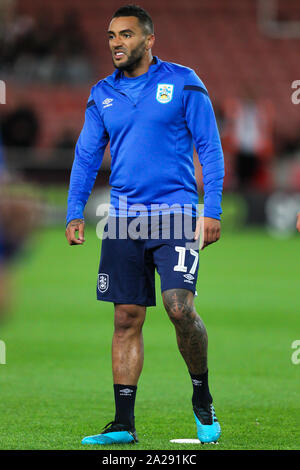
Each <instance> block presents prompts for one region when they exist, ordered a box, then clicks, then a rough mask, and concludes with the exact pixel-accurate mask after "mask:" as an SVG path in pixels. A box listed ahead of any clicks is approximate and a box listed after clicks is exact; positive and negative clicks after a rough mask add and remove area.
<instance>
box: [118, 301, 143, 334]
mask: <svg viewBox="0 0 300 470" xmlns="http://www.w3.org/2000/svg"><path fill="white" fill-rule="evenodd" d="M145 313H146V309H145V307H142V306H140V305H126V304H116V305H115V320H114V325H115V331H117V332H126V331H128V330H134V331H136V330H140V329H141V328H142V326H143V324H144V320H145Z"/></svg>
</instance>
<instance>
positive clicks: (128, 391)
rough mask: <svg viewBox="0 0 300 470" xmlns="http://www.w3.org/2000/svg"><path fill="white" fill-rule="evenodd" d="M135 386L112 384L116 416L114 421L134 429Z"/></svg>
mask: <svg viewBox="0 0 300 470" xmlns="http://www.w3.org/2000/svg"><path fill="white" fill-rule="evenodd" d="M136 389H137V387H136V385H122V384H114V392H115V404H116V415H115V421H116V422H117V423H120V424H127V425H129V426H131V427H134V403H135V395H136Z"/></svg>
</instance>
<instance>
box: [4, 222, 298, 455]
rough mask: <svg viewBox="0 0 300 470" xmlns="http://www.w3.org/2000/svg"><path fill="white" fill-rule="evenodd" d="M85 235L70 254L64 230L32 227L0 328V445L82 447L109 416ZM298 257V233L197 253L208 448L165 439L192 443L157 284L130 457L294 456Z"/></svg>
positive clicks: (108, 385) (109, 311) (185, 380)
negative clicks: (214, 429)
mask: <svg viewBox="0 0 300 470" xmlns="http://www.w3.org/2000/svg"><path fill="white" fill-rule="evenodd" d="M86 239H87V242H86V245H85V246H83V247H69V246H68V245H67V244H66V241H65V239H64V229H63V227H61V228H59V229H47V230H43V231H41V233H40V234H39V235H38V236H36V239H35V242H34V248H32V249H31V252H30V253H29V254H27V256H26V258H25V259H24V260H23V263H22V264H21V265H20V266H19V267H18V268H17V272H16V274H15V282H14V311H13V316H12V318H11V319H10V320H9V321H8V322H6V324H5V325H4V326H2V327H1V332H0V338H1V339H2V340H4V341H5V343H6V347H7V364H6V365H0V395H1V400H0V416H1V426H0V449H83V446H81V444H80V441H81V438H82V437H83V436H85V435H90V434H96V433H99V432H100V431H101V429H102V427H103V426H104V425H105V424H106V423H107V422H108V421H111V420H112V419H113V409H114V407H113V392H112V376H111V357H110V347H111V336H112V331H113V322H112V319H113V306H112V305H111V304H107V303H104V302H97V301H96V300H95V285H96V275H97V269H98V261H99V253H100V242H99V240H98V239H97V238H96V235H95V230H94V228H88V229H87V233H86ZM299 249H300V236H298V237H297V236H295V237H294V238H292V239H289V240H276V239H273V238H271V237H269V236H268V235H267V234H265V233H263V232H259V231H257V232H241V233H229V232H226V231H225V232H224V234H223V236H222V239H221V240H220V242H218V243H217V244H216V245H214V246H211V247H209V248H207V249H206V250H205V251H204V252H203V253H201V255H200V271H199V280H198V297H197V298H196V306H197V310H198V313H199V314H200V315H201V316H202V318H203V319H204V321H205V324H206V326H207V329H208V334H209V370H210V386H211V391H212V394H213V397H214V403H215V408H216V412H217V416H218V418H219V420H220V423H221V426H222V436H221V438H220V442H219V445H218V446H212V445H207V446H199V445H193V444H192V445H178V444H171V443H170V442H169V441H170V439H173V438H195V437H196V426H195V423H194V418H193V414H192V408H191V395H192V386H191V383H190V379H189V376H188V374H187V371H186V367H185V364H184V362H183V360H182V358H181V357H180V355H179V352H178V351H177V346H176V341H175V334H174V331H173V326H172V325H171V323H170V322H169V320H168V319H167V316H166V314H165V313H164V311H163V308H162V302H161V297H160V290H159V279H158V278H157V306H156V307H152V308H150V309H148V314H147V319H146V323H145V326H144V342H145V364H144V369H143V373H142V376H141V379H140V383H139V387H138V394H137V401H136V427H137V431H138V435H139V439H140V443H139V444H138V445H136V446H135V447H134V448H135V449H153V450H159V449H163V450H167V449H174V450H177V449H199V450H201V451H205V450H206V449H208V448H209V449H212V448H213V449H215V450H216V451H217V450H219V449H299V447H300V437H299V416H300V413H299V411H300V410H299V408H300V399H299V392H300V387H299V384H300V364H299V365H294V364H292V361H291V355H292V352H293V350H292V348H291V344H292V342H293V341H294V340H296V339H300V315H299V311H300V299H299V295H300V294H299V279H300V263H299ZM84 448H91V447H90V446H86V447H84ZM99 448H100V449H101V447H99V446H97V449H99ZM113 448H114V449H133V447H132V446H117V447H113ZM105 449H109V447H107V446H106V447H105Z"/></svg>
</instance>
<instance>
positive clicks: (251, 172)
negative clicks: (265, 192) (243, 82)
mask: <svg viewBox="0 0 300 470" xmlns="http://www.w3.org/2000/svg"><path fill="white" fill-rule="evenodd" d="M228 116H229V123H230V124H229V127H230V130H229V133H230V136H231V141H232V149H233V153H234V156H235V173H236V178H237V186H238V188H239V189H240V190H244V189H253V188H254V187H257V186H258V185H259V177H261V175H262V174H263V170H265V169H266V167H265V165H264V164H263V162H264V161H268V160H269V159H270V157H271V156H272V155H273V128H272V111H271V108H270V107H269V105H268V103H267V102H266V101H261V100H257V99H255V96H254V93H253V92H252V90H250V89H249V88H248V89H246V90H245V91H244V94H243V97H242V99H241V100H239V101H237V100H231V101H230V104H229V112H228ZM263 176H264V177H263V178H262V181H261V183H262V186H266V185H268V184H269V182H268V181H267V179H266V175H265V174H264V175H263ZM261 189H262V188H261Z"/></svg>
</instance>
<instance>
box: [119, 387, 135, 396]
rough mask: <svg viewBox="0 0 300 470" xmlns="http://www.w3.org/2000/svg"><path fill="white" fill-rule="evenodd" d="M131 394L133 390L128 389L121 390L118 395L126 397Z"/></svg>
mask: <svg viewBox="0 0 300 470" xmlns="http://www.w3.org/2000/svg"><path fill="white" fill-rule="evenodd" d="M132 392H133V390H131V389H130V388H123V389H122V390H120V395H122V396H124V395H125V396H128V395H131V394H132Z"/></svg>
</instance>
